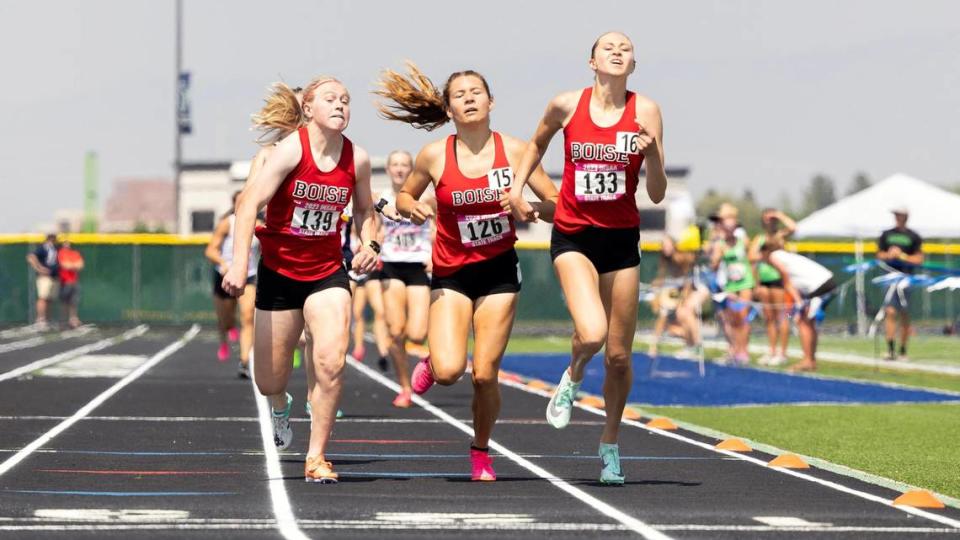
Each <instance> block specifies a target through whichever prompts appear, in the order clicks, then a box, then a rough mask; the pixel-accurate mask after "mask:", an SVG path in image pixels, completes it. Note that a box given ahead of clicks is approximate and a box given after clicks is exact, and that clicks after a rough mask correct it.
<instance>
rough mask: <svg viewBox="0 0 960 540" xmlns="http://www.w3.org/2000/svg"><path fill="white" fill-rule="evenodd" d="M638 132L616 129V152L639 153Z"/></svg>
mask: <svg viewBox="0 0 960 540" xmlns="http://www.w3.org/2000/svg"><path fill="white" fill-rule="evenodd" d="M639 137H640V134H639V133H637V132H636V131H618V132H617V143H616V147H617V152H619V153H621V154H639V153H640V145H639V144H637V139H638V138H639Z"/></svg>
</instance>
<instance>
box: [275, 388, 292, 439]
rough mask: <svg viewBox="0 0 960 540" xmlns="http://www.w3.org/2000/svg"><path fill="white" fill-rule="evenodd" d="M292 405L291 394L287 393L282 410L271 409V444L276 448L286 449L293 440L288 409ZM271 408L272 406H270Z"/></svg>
mask: <svg viewBox="0 0 960 540" xmlns="http://www.w3.org/2000/svg"><path fill="white" fill-rule="evenodd" d="M292 407H293V396H291V395H290V394H287V407H286V408H285V409H284V410H282V411H279V412H277V411H273V410H272V414H271V415H270V416H271V419H272V420H273V444H274V445H275V446H276V447H277V450H286V449H287V447H288V446H290V442H291V441H293V429H291V428H290V409H291V408H292ZM271 409H272V408H271Z"/></svg>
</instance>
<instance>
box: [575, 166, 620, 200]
mask: <svg viewBox="0 0 960 540" xmlns="http://www.w3.org/2000/svg"><path fill="white" fill-rule="evenodd" d="M626 192H627V172H626V170H625V169H624V166H623V165H609V164H606V163H586V164H579V163H578V164H577V168H576V171H574V194H575V195H576V197H577V200H578V201H615V200H617V199H619V198H620V197H623V195H624V194H625V193H626Z"/></svg>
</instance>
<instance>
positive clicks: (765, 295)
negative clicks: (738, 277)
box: [750, 208, 797, 366]
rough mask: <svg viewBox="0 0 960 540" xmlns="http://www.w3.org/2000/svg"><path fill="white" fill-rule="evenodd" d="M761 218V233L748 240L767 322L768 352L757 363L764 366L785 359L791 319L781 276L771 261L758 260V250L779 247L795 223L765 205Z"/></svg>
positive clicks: (776, 364) (794, 226)
mask: <svg viewBox="0 0 960 540" xmlns="http://www.w3.org/2000/svg"><path fill="white" fill-rule="evenodd" d="M760 221H761V223H762V225H763V233H762V234H759V235H757V236H756V237H755V238H754V239H753V242H751V243H750V262H751V263H754V265H755V267H754V277H755V278H756V280H757V287H756V292H757V300H759V301H760V302H761V303H762V304H763V319H764V321H766V324H767V339H768V340H769V343H770V351H769V353H767V354H766V355H764V356H762V357H760V359H759V360H758V361H757V363H759V364H760V365H763V366H779V365H783V364H785V363H786V362H787V341H788V340H789V339H790V320H789V319H788V318H787V313H786V309H785V307H786V306H785V304H786V302H787V295H786V291H784V289H783V278H782V276H780V273H779V272H777V270H776V269H775V268H773V267H772V266H770V264H768V263H766V262H763V261H762V260H761V256H760V249H761V248H762V247H763V246H765V245H767V244H770V245H771V246H773V248H774V249H782V248H783V246H784V245H785V244H786V242H787V239H788V238H790V236H791V235H793V232H794V231H796V230H797V224H796V222H794V221H793V220H792V219H790V216H788V215H786V214H784V213H783V212H781V211H779V210H776V209H773V208H765V209H764V210H763V213H762V214H761V216H760ZM781 225H782V227H781ZM778 345H779V351H778V350H777V349H778Z"/></svg>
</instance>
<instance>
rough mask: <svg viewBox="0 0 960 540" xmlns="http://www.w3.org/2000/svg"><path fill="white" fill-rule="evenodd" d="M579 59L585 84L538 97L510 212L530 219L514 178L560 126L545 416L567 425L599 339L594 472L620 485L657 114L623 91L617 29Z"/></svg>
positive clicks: (659, 135)
mask: <svg viewBox="0 0 960 540" xmlns="http://www.w3.org/2000/svg"><path fill="white" fill-rule="evenodd" d="M588 65H589V67H590V69H591V71H593V74H594V78H593V84H592V85H591V86H589V87H587V88H584V89H578V90H573V91H570V92H564V93H562V94H560V95H558V96H556V97H554V98H553V100H551V101H550V103H549V105H547V110H546V112H545V113H544V115H543V118H542V119H541V120H540V124H539V125H538V126H537V130H536V133H535V134H534V136H533V139H532V140H531V141H530V143H529V145H528V147H527V151H526V153H525V154H524V156H523V160H522V162H521V164H520V166H519V167H518V169H517V177H516V185H515V186H514V188H513V190H512V191H511V193H510V201H511V205H512V207H513V209H514V215H515V216H516V217H517V218H518V219H521V220H529V219H530V216H531V214H532V212H533V209H532V208H531V207H530V205H529V204H528V203H526V202H525V201H524V200H523V186H524V185H525V184H526V182H527V180H528V179H529V178H530V175H531V174H532V173H533V171H534V168H535V167H536V166H538V165H539V163H540V161H541V159H542V158H543V156H544V155H545V154H546V151H547V147H548V146H549V144H550V141H551V140H552V139H553V137H554V135H556V134H557V132H558V131H561V130H562V131H563V135H564V164H565V165H564V170H563V180H562V183H561V186H560V201H559V203H558V204H557V210H556V218H555V220H554V226H553V232H552V234H551V238H550V256H551V258H552V259H553V265H554V269H555V270H556V272H557V276H558V277H559V280H560V286H561V288H562V289H563V294H564V296H565V297H566V299H567V307H568V308H569V309H570V315H571V317H572V318H573V325H574V333H573V340H572V352H571V359H570V366H569V367H568V369H566V370H564V372H563V377H562V378H561V380H560V383H559V384H558V386H557V390H556V392H555V393H554V395H553V398H552V399H551V400H550V403H549V404H548V406H547V410H546V417H547V421H548V422H550V424H551V425H553V426H554V427H556V428H558V429H560V428H563V427H566V425H567V424H568V423H569V422H570V413H571V409H572V407H573V401H574V399H575V398H576V394H577V392H578V391H579V389H580V384H581V383H582V382H583V374H584V370H585V368H586V366H587V363H588V362H589V361H590V359H591V358H593V355H595V354H596V353H598V352H599V351H600V349H601V348H605V354H604V367H605V371H606V375H605V380H604V384H603V396H604V399H605V404H606V405H605V408H606V415H607V419H606V424H605V426H604V428H603V433H602V434H601V436H600V447H599V454H600V460H601V462H602V468H601V473H600V481H601V482H603V483H605V484H622V483H623V482H624V475H623V472H622V469H621V467H620V449H619V446H618V444H617V441H618V439H619V434H620V421H621V416H622V415H623V408H624V406H625V405H626V402H627V396H628V394H629V393H630V388H631V386H632V384H633V368H632V358H631V356H632V351H633V338H634V332H635V330H636V325H637V304H638V294H639V279H640V276H639V264H640V249H639V243H640V212H639V210H638V209H637V202H636V191H637V187H638V185H639V182H640V167H641V164H645V165H646V191H647V196H649V198H650V200H652V201H653V202H654V203H659V202H660V201H662V200H663V198H664V195H665V193H666V188H667V175H666V172H665V171H664V168H663V159H664V157H663V144H662V141H663V121H662V118H661V115H660V107H659V106H658V105H657V104H656V103H655V102H654V101H653V100H651V99H649V98H647V97H645V96H642V95H640V94H637V93H634V92H631V91H629V90H627V78H628V77H629V76H630V74H631V73H633V71H634V69H635V68H636V61H635V59H634V46H633V42H632V41H630V38H628V37H627V36H626V35H624V34H622V33H620V32H608V33H606V34H603V35H602V36H600V37H599V38H598V39H597V40H596V42H594V44H593V47H591V49H590V59H589V61H588Z"/></svg>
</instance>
